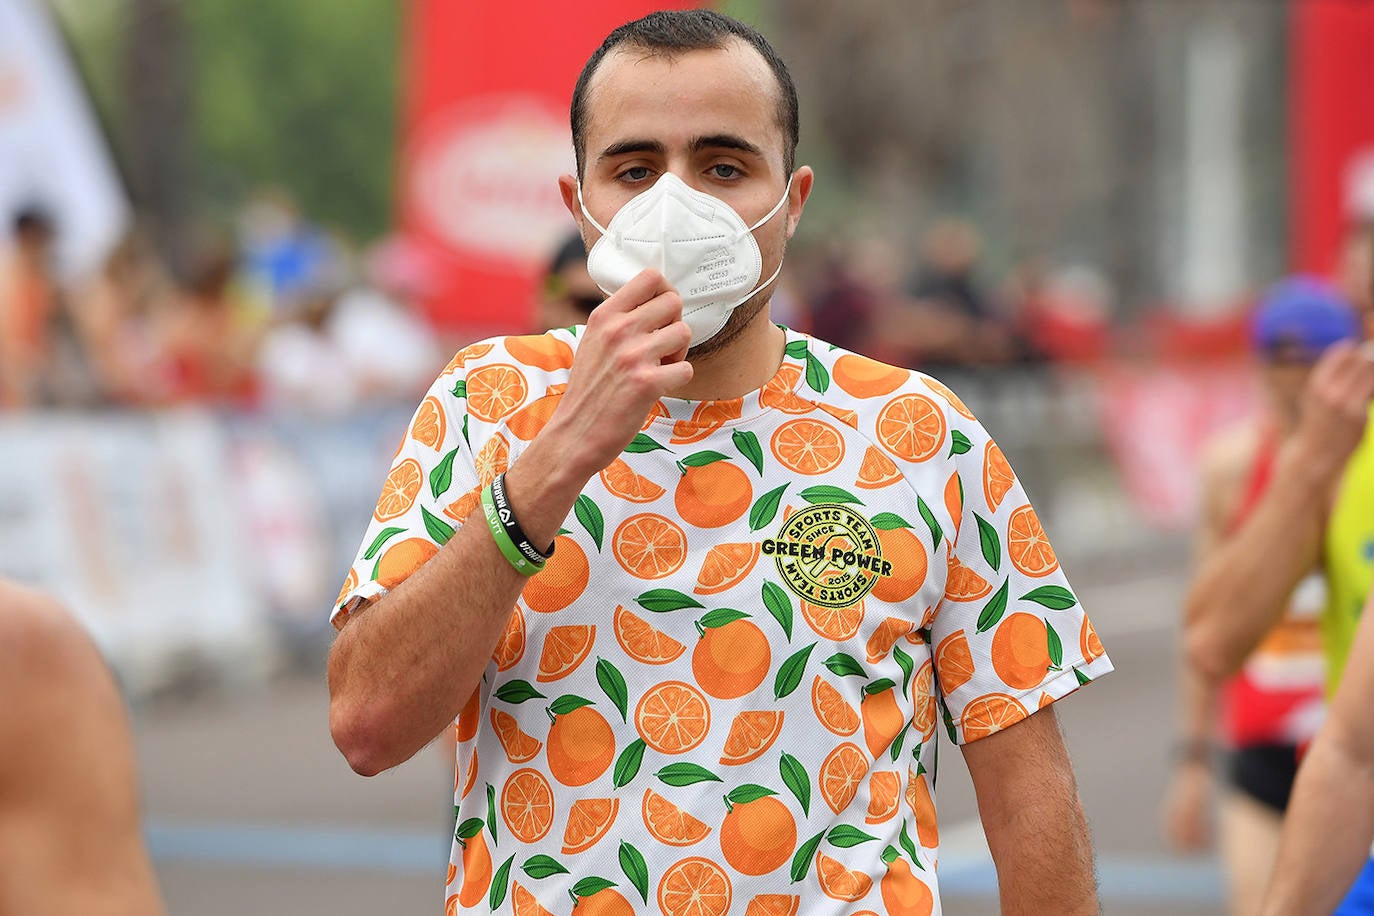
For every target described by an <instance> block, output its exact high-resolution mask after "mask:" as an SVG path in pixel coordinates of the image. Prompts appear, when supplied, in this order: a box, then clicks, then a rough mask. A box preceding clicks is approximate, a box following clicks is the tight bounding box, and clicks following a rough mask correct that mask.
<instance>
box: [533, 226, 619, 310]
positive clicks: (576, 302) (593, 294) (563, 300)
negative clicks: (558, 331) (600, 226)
mask: <svg viewBox="0 0 1374 916" xmlns="http://www.w3.org/2000/svg"><path fill="white" fill-rule="evenodd" d="M605 298H606V294H605V293H603V292H602V291H601V288H600V287H599V286H597V285H596V283H595V281H593V280H592V277H591V274H589V273H587V249H586V247H585V246H584V245H583V244H582V236H581V235H579V234H578V233H576V232H574V233H572V234H571V235H569V236H568V237H567V238H565V239H564V240H563V242H562V244H560V245H559V246H558V250H557V251H555V252H554V255H553V260H552V261H550V262H549V266H548V270H547V271H546V272H545V274H544V280H543V282H542V283H541V284H540V287H539V301H538V302H537V303H536V305H535V313H534V324H535V327H534V330H536V331H547V330H550V329H552V328H566V327H569V326H571V325H575V324H586V323H587V316H588V315H590V314H591V313H592V309H594V308H596V307H597V306H598V305H600V304H601V300H603V299H605Z"/></svg>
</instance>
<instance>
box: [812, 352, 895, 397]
mask: <svg viewBox="0 0 1374 916" xmlns="http://www.w3.org/2000/svg"><path fill="white" fill-rule="evenodd" d="M910 376H911V370H910V369H901V368H899V367H897V366H889V365H887V364H886V363H880V362H878V361H877V360H876V359H869V358H868V357H867V356H860V355H858V354H857V353H846V354H845V355H844V356H841V357H840V358H839V359H837V360H835V365H834V367H833V368H832V369H831V370H830V377H831V378H833V379H834V380H835V384H836V385H839V386H840V389H841V390H842V391H844V392H845V393H846V394H851V395H853V396H854V397H856V398H879V397H882V396H883V395H885V394H891V393H892V392H894V391H896V390H897V389H898V388H900V387H902V383H903V382H905V381H906V380H907V379H908V378H909V377H910Z"/></svg>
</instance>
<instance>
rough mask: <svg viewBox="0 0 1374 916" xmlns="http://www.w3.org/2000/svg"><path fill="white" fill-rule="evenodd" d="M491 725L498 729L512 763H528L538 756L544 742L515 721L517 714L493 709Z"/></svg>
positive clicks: (500, 739) (507, 757)
mask: <svg viewBox="0 0 1374 916" xmlns="http://www.w3.org/2000/svg"><path fill="white" fill-rule="evenodd" d="M491 727H492V728H494V729H495V730H496V737H497V740H499V741H500V742H501V749H502V750H504V751H505V752H506V759H507V760H509V761H510V762H511V763H526V762H528V761H530V760H533V759H534V758H535V757H536V756H538V754H539V751H540V749H541V748H542V747H543V746H544V742H542V741H540V740H539V739H538V738H535V737H533V736H532V735H527V734H525V732H524V731H523V730H522V729H521V728H520V726H519V725H518V724H517V723H516V721H515V716H513V715H511V714H510V713H508V712H502V711H501V710H499V709H493V710H492V711H491Z"/></svg>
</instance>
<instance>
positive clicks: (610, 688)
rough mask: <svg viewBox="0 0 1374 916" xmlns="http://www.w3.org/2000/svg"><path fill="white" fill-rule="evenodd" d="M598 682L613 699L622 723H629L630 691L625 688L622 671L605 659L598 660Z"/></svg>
mask: <svg viewBox="0 0 1374 916" xmlns="http://www.w3.org/2000/svg"><path fill="white" fill-rule="evenodd" d="M596 682H597V683H598V684H600V685H601V689H602V690H603V691H605V693H606V696H608V697H610V698H611V702H612V703H614V704H615V708H616V709H618V710H620V721H622V722H628V721H629V720H628V719H627V718H626V716H627V715H628V714H629V703H630V690H629V688H628V687H626V686H625V675H623V674H621V673H620V669H619V668H617V667H616V666H615V665H613V664H611V663H610V662H608V661H606V659H604V658H598V659H597V660H596Z"/></svg>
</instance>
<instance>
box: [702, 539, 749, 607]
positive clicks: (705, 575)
mask: <svg viewBox="0 0 1374 916" xmlns="http://www.w3.org/2000/svg"><path fill="white" fill-rule="evenodd" d="M760 552H761V551H760V549H759V545H758V543H757V542H755V543H752V544H717V545H716V546H714V547H712V548H711V549H710V550H709V551H707V553H706V559H705V560H704V561H703V562H702V564H701V572H699V573H697V585H696V588H694V589H692V591H693V592H695V593H696V594H698V595H716V594H719V593H721V592H723V591H726V590H727V589H731V588H734V587H735V586H736V585H738V584H739V583H741V582H743V581H744V580H745V578H747V577H748V575H749V573H750V572H752V571H753V569H754V564H755V563H757V562H758V561H759V554H760Z"/></svg>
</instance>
